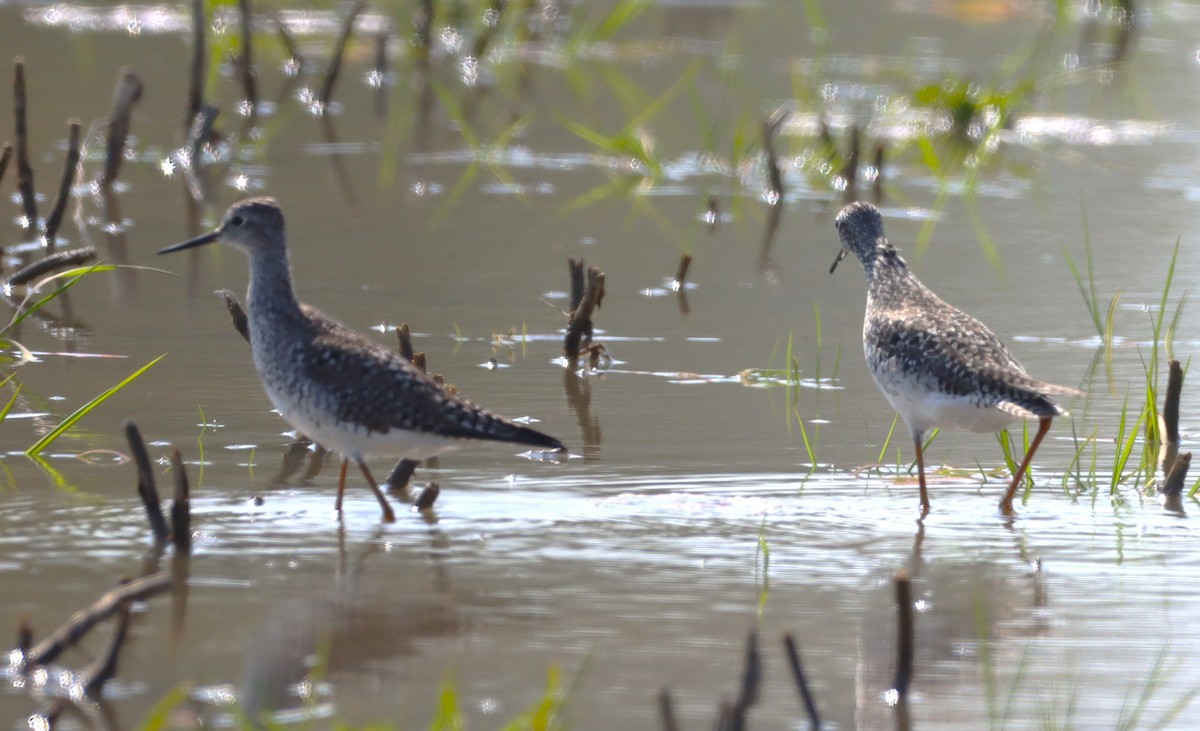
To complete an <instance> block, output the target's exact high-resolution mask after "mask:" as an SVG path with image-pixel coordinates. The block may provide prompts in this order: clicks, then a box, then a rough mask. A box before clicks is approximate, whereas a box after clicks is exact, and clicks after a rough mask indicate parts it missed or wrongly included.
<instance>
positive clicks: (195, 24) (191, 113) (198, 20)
mask: <svg viewBox="0 0 1200 731" xmlns="http://www.w3.org/2000/svg"><path fill="white" fill-rule="evenodd" d="M207 25H208V23H207V21H206V18H205V15H204V0H192V68H191V76H190V85H189V87H188V101H187V108H186V112H185V114H184V116H183V129H184V131H185V132H186V131H189V130H191V128H192V124H193V122H194V121H195V119H196V115H197V114H199V113H200V110H201V109H202V108H203V107H204V69H205V67H206V66H208V49H207V47H206V45H205V37H204V28H205V26H207Z"/></svg>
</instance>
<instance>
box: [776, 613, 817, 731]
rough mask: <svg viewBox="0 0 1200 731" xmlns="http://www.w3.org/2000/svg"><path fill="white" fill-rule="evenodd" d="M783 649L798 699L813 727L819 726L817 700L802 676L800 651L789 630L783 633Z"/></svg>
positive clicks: (802, 667) (802, 668)
mask: <svg viewBox="0 0 1200 731" xmlns="http://www.w3.org/2000/svg"><path fill="white" fill-rule="evenodd" d="M783 651H784V654H786V655H787V659H788V667H790V668H791V669H792V679H793V680H795V681H796V689H797V690H798V691H799V692H800V700H801V701H802V702H803V703H804V710H805V711H806V712H807V713H808V720H809V721H811V722H812V727H813V728H814V729H818V728H821V715H820V714H819V713H817V702H816V701H815V700H814V699H813V696H812V692H811V691H810V690H809V688H808V680H807V679H806V678H805V677H804V666H803V665H801V664H800V651H799V649H798V648H797V647H796V638H795V637H793V636H792V633H791V632H784V633H783Z"/></svg>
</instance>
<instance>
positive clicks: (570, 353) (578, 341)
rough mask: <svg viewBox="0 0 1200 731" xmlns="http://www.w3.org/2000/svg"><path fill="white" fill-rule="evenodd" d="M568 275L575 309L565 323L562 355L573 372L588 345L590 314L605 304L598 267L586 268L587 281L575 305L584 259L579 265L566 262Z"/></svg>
mask: <svg viewBox="0 0 1200 731" xmlns="http://www.w3.org/2000/svg"><path fill="white" fill-rule="evenodd" d="M567 261H568V264H569V266H570V271H571V301H572V302H573V303H574V307H573V309H572V310H571V317H570V319H569V320H568V321H567V335H566V337H565V338H564V339H563V354H564V355H565V356H566V358H567V362H568V363H569V364H570V365H571V367H572V368H574V367H575V364H576V362H577V361H578V360H579V353H580V351H581V350H582V349H584V348H587V347H588V346H589V345H591V342H592V334H593V332H594V330H595V328H594V327H593V325H592V312H593V311H595V310H596V309H598V308H599V307H600V304H601V302H603V301H604V272H602V271H600V268H599V267H597V266H594V265H593V266H590V267H588V268H587V279H586V281H585V283H584V285H583V288H582V291H581V292H580V295H579V298H578V301H577V302H576V298H575V292H576V289H577V283H578V281H580V280H581V279H582V277H583V274H582V272H583V264H584V262H583V259H579V260H578V261H577V260H575V259H568V260H567Z"/></svg>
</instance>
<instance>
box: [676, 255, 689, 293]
mask: <svg viewBox="0 0 1200 731" xmlns="http://www.w3.org/2000/svg"><path fill="white" fill-rule="evenodd" d="M691 267H692V255H691V254H684V255H683V256H681V257H679V266H678V267H676V268H675V279H674V282H675V284H676V286H677V287H678V288H679V289H683V284H684V282H686V281H687V274H688V269H690V268H691Z"/></svg>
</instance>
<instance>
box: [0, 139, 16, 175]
mask: <svg viewBox="0 0 1200 731" xmlns="http://www.w3.org/2000/svg"><path fill="white" fill-rule="evenodd" d="M12 153H13V146H12V143H11V142H5V143H4V149H3V150H0V181H3V180H4V173H6V172H8V163H9V161H10V160H12Z"/></svg>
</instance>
